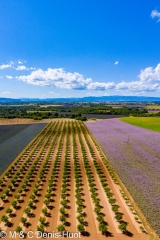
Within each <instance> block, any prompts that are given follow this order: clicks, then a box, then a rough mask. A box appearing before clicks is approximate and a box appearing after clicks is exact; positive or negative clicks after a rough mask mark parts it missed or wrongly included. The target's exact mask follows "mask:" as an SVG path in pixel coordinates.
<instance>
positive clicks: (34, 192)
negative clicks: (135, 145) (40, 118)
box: [0, 121, 148, 240]
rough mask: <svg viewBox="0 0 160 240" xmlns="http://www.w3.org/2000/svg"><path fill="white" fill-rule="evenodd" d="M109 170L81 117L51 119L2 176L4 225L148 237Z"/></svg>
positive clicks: (103, 236)
mask: <svg viewBox="0 0 160 240" xmlns="http://www.w3.org/2000/svg"><path fill="white" fill-rule="evenodd" d="M109 171H110V168H109V166H108V165H107V162H106V161H105V158H104V156H103V155H102V154H101V151H100V150H99V148H97V146H96V145H95V143H94V141H93V140H92V138H91V136H90V135H89V133H88V130H87V129H86V127H85V125H84V124H83V123H82V122H78V121H54V122H51V123H50V124H48V125H47V127H46V128H45V129H44V130H43V131H42V132H41V133H40V134H39V135H38V136H37V137H36V138H35V140H34V141H33V142H32V143H30V145H29V146H28V147H27V149H26V150H25V151H24V152H23V154H21V155H20V156H19V157H18V160H17V161H16V162H15V163H14V164H13V165H12V166H11V167H10V169H9V170H8V171H6V172H5V173H4V176H5V177H4V178H3V179H1V180H0V191H1V192H0V193H1V207H0V216H1V223H0V227H1V229H2V230H6V231H8V232H9V231H14V230H16V231H17V232H19V231H23V232H24V233H25V234H26V238H27V239H28V236H27V232H28V231H36V230H38V231H40V232H45V233H46V234H47V233H53V231H54V232H57V233H61V232H62V233H63V232H66V231H67V232H68V233H67V234H69V235H68V236H70V237H72V238H74V236H75V238H79V237H81V239H92V240H97V239H99V240H101V239H106V238H107V239H116V240H120V239H124V240H126V239H130V237H132V239H135V240H139V239H141V240H146V239H148V236H147V234H146V233H144V232H143V231H144V229H143V226H142V224H141V223H137V221H136V220H135V219H134V217H135V215H134V214H133V213H132V212H131V211H130V208H129V206H128V205H127V204H128V203H127V204H126V203H125V200H124V199H123V198H122V196H121V194H120V191H119V190H120V189H119V186H118V185H117V182H116V180H115V179H112V178H111V176H110V174H109ZM136 217H137V218H138V216H136ZM140 226H141V228H142V230H141V229H140V228H139V227H140ZM74 234H75V235H74ZM62 238H63V237H59V239H62ZM32 239H36V236H35V235H34V236H33V238H32Z"/></svg>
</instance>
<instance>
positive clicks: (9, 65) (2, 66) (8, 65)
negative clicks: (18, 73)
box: [0, 63, 12, 69]
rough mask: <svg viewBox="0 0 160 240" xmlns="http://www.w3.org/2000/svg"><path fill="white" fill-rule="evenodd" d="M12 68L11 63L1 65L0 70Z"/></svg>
mask: <svg viewBox="0 0 160 240" xmlns="http://www.w3.org/2000/svg"><path fill="white" fill-rule="evenodd" d="M11 67H12V64H11V63H9V64H2V65H0V69H6V68H11Z"/></svg>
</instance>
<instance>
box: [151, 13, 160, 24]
mask: <svg viewBox="0 0 160 240" xmlns="http://www.w3.org/2000/svg"><path fill="white" fill-rule="evenodd" d="M150 16H151V18H155V17H156V18H158V21H157V22H160V12H158V11H157V10H153V11H152V12H151V15H150Z"/></svg>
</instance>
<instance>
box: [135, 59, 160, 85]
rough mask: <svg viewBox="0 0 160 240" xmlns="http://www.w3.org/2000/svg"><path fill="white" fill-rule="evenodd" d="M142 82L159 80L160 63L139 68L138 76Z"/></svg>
mask: <svg viewBox="0 0 160 240" xmlns="http://www.w3.org/2000/svg"><path fill="white" fill-rule="evenodd" d="M138 77H139V78H140V80H141V81H142V82H151V81H160V63H159V64H158V65H157V66H156V67H155V68H153V67H147V68H145V69H144V70H141V72H140V75H139V76H138Z"/></svg>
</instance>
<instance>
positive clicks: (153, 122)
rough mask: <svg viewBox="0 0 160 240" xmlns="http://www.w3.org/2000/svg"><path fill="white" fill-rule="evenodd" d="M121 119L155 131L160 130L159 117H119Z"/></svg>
mask: <svg viewBox="0 0 160 240" xmlns="http://www.w3.org/2000/svg"><path fill="white" fill-rule="evenodd" d="M119 119H120V120H121V121H123V122H126V123H129V124H132V125H135V126H138V127H142V128H146V129H149V130H152V131H155V132H160V118H159V117H126V118H119Z"/></svg>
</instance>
